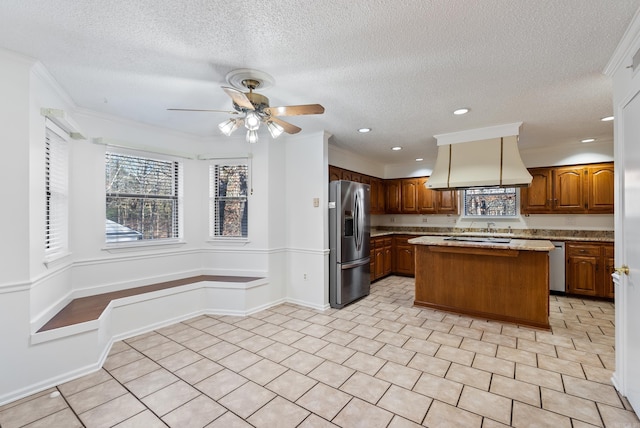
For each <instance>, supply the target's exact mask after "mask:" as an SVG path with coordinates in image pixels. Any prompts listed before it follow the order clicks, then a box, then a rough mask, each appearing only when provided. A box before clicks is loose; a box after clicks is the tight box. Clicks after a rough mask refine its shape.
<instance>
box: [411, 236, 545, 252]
mask: <svg viewBox="0 0 640 428" xmlns="http://www.w3.org/2000/svg"><path fill="white" fill-rule="evenodd" d="M446 238H447V237H446V236H420V237H417V238H412V239H409V241H408V242H409V244H414V245H435V246H443V247H475V248H487V249H488V248H491V249H497V250H518V251H552V250H553V249H554V246H553V244H552V243H551V241H548V240H542V239H511V240H509V242H505V243H503V242H492V241H491V240H488V241H483V242H476V241H456V240H447V239H446Z"/></svg>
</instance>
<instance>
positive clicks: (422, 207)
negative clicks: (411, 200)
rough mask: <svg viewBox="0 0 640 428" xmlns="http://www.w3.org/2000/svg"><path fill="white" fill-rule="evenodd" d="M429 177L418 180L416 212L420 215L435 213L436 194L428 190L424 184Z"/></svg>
mask: <svg viewBox="0 0 640 428" xmlns="http://www.w3.org/2000/svg"><path fill="white" fill-rule="evenodd" d="M428 180H429V177H424V178H419V179H418V187H417V192H418V212H419V213H420V214H435V213H436V212H437V208H436V202H437V196H438V194H437V192H436V191H435V190H431V189H429V188H428V187H427V186H426V184H427V181H428Z"/></svg>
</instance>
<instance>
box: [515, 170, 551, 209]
mask: <svg viewBox="0 0 640 428" xmlns="http://www.w3.org/2000/svg"><path fill="white" fill-rule="evenodd" d="M529 173H530V174H531V176H532V177H533V180H531V185H530V186H529V187H525V188H523V189H522V190H521V191H520V211H521V212H522V213H523V214H534V213H536V214H541V213H549V212H551V208H552V204H553V196H552V194H553V186H552V184H553V177H552V174H551V169H550V168H531V169H530V170H529Z"/></svg>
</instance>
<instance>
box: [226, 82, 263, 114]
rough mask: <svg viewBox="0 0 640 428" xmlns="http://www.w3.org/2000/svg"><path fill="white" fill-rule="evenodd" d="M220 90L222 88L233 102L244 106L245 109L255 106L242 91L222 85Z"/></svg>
mask: <svg viewBox="0 0 640 428" xmlns="http://www.w3.org/2000/svg"><path fill="white" fill-rule="evenodd" d="M222 90H224V91H225V92H226V94H227V95H229V96H230V97H231V99H232V100H233V102H234V103H236V104H237V105H239V106H240V107H242V108H246V109H247V110H255V107H254V106H253V104H251V101H250V100H249V98H247V96H246V95H245V93H244V92H242V91H239V90H237V89H234V88H229V87H228V86H223V87H222Z"/></svg>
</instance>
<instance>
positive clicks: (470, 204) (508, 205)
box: [464, 187, 518, 217]
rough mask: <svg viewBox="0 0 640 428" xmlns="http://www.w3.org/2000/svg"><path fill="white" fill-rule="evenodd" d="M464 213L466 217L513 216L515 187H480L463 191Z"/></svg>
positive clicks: (514, 210)
mask: <svg viewBox="0 0 640 428" xmlns="http://www.w3.org/2000/svg"><path fill="white" fill-rule="evenodd" d="M464 215H465V216H468V217H515V216H517V215H518V193H517V190H516V188H515V187H481V188H477V189H467V190H465V191H464Z"/></svg>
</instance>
